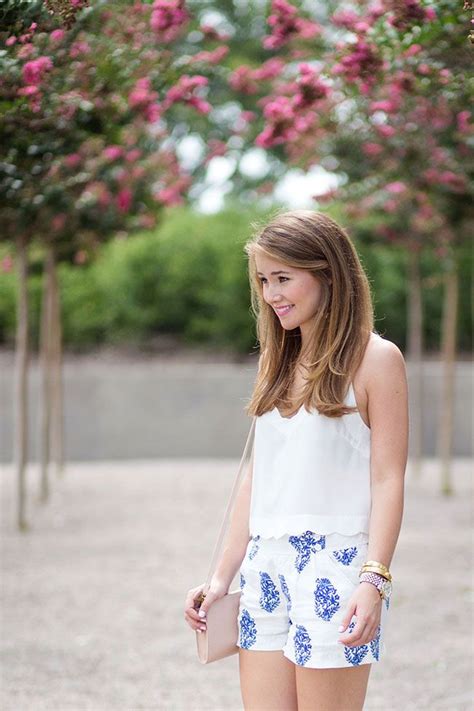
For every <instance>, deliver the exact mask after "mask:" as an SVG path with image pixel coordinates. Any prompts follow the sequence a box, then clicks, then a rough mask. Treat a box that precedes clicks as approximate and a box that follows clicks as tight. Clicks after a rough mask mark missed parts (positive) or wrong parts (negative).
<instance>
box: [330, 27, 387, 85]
mask: <svg viewBox="0 0 474 711" xmlns="http://www.w3.org/2000/svg"><path fill="white" fill-rule="evenodd" d="M349 50H350V53H349V54H347V55H345V56H344V57H342V58H341V59H340V60H339V63H336V64H335V65H334V66H333V67H332V70H331V72H332V74H340V75H342V76H343V77H344V78H345V79H346V80H347V81H358V80H360V79H362V80H363V83H364V86H365V87H366V88H370V87H371V86H373V85H374V84H375V83H376V81H377V74H378V72H379V71H380V69H381V68H382V66H383V62H382V60H381V59H380V57H379V56H378V54H377V52H376V50H375V47H374V46H373V45H371V44H369V43H368V42H366V41H365V40H364V39H362V38H360V37H359V38H358V39H357V41H356V42H355V43H353V44H351V45H349Z"/></svg>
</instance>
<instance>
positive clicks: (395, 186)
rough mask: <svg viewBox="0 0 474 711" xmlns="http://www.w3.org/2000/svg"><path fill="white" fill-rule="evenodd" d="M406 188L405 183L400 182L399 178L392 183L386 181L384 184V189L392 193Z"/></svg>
mask: <svg viewBox="0 0 474 711" xmlns="http://www.w3.org/2000/svg"><path fill="white" fill-rule="evenodd" d="M406 189H407V186H406V185H405V183H402V181H401V180H398V181H395V182H394V183H387V185H386V186H385V190H386V191H387V192H389V193H392V194H394V195H398V194H399V193H403V192H405V190H406Z"/></svg>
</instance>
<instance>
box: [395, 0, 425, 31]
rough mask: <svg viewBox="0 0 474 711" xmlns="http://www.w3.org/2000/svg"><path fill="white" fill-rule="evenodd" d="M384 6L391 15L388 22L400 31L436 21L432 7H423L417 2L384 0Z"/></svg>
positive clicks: (413, 0)
mask: <svg viewBox="0 0 474 711" xmlns="http://www.w3.org/2000/svg"><path fill="white" fill-rule="evenodd" d="M385 4H386V7H387V9H388V10H389V11H391V12H392V13H393V14H392V15H391V16H390V17H389V18H388V22H389V23H390V24H391V25H392V26H393V27H396V29H397V30H400V31H406V30H408V29H410V27H412V26H413V25H420V24H422V23H423V22H432V21H433V20H435V19H436V10H435V9H434V7H423V6H422V4H421V3H420V2H419V0H385Z"/></svg>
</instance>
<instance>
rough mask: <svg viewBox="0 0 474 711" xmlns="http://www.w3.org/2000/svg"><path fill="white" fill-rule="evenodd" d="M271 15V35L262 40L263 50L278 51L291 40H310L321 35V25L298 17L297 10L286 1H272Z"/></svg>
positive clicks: (269, 18) (269, 22)
mask: <svg viewBox="0 0 474 711" xmlns="http://www.w3.org/2000/svg"><path fill="white" fill-rule="evenodd" d="M272 13H273V14H271V15H270V16H269V17H268V24H269V25H270V27H271V28H272V29H271V34H270V35H269V36H267V37H265V38H264V40H263V46H264V48H265V49H278V48H279V47H282V46H283V45H284V44H286V43H287V42H289V41H290V40H292V39H293V38H297V39H311V38H312V37H315V36H316V35H320V34H321V31H322V28H321V25H319V24H317V23H316V22H311V21H310V20H305V19H304V18H302V17H299V16H298V10H297V8H296V7H295V6H294V5H291V4H290V3H289V2H287V1H286V0H273V2H272Z"/></svg>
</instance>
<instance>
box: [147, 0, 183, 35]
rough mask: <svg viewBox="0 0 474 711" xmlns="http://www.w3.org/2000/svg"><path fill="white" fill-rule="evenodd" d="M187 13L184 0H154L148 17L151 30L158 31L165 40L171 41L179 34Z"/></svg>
mask: <svg viewBox="0 0 474 711" xmlns="http://www.w3.org/2000/svg"><path fill="white" fill-rule="evenodd" d="M188 19H189V15H188V12H187V11H186V9H185V7H184V0H155V2H154V3H153V9H152V13H151V18H150V27H151V29H152V30H153V32H156V33H159V35H160V38H161V39H162V40H163V41H165V42H171V41H173V40H174V39H176V37H177V36H178V35H179V33H180V31H181V30H182V28H183V26H184V24H185V23H186V22H187V21H188Z"/></svg>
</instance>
